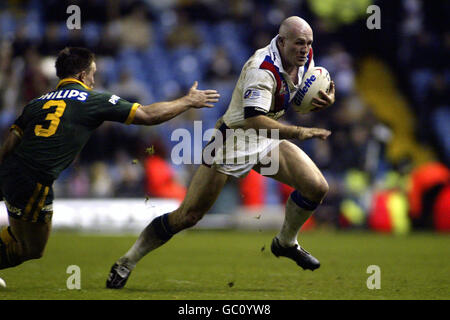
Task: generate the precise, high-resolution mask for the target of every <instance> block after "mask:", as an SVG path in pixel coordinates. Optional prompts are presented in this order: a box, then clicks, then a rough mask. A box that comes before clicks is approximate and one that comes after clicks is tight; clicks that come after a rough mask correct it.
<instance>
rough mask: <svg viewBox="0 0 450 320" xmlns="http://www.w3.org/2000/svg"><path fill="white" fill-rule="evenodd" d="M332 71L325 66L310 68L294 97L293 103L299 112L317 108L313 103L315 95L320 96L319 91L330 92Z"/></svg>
mask: <svg viewBox="0 0 450 320" xmlns="http://www.w3.org/2000/svg"><path fill="white" fill-rule="evenodd" d="M330 84H331V78H330V73H329V72H328V70H327V69H325V68H324V67H313V68H310V69H309V70H308V71H307V72H306V74H305V76H304V77H303V81H302V84H301V85H300V88H299V89H298V91H297V93H296V94H295V96H294V98H292V101H291V105H292V107H293V108H294V110H295V111H297V112H298V113H303V114H304V113H308V112H310V111H311V110H312V109H314V108H315V106H313V105H312V104H311V103H312V99H313V98H314V97H318V98H320V95H319V91H320V90H323V91H324V92H325V93H328V92H329V90H330Z"/></svg>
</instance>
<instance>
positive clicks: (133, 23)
mask: <svg viewBox="0 0 450 320" xmlns="http://www.w3.org/2000/svg"><path fill="white" fill-rule="evenodd" d="M119 26H120V43H121V47H124V48H129V49H134V50H137V51H144V50H146V49H148V48H149V47H150V46H151V45H152V44H153V42H154V40H153V31H152V27H151V24H150V21H149V17H148V11H147V7H146V5H145V4H143V3H137V4H136V5H134V6H132V9H131V12H130V13H129V14H127V15H126V16H125V17H123V18H121V19H120V20H119Z"/></svg>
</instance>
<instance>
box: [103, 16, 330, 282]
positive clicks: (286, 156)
mask: <svg viewBox="0 0 450 320" xmlns="http://www.w3.org/2000/svg"><path fill="white" fill-rule="evenodd" d="M312 42H313V32H312V29H311V27H310V26H309V24H308V23H307V22H306V21H305V20H303V19H301V18H299V17H296V16H293V17H289V18H287V19H285V20H284V21H283V22H282V23H281V25H280V28H279V32H278V35H277V36H276V37H275V38H274V39H273V40H272V41H271V43H270V44H269V45H268V46H266V47H265V48H262V49H259V50H257V51H256V52H255V54H254V55H253V56H252V57H251V58H250V59H249V60H248V61H247V62H246V64H245V65H244V67H243V69H242V72H241V74H240V77H239V80H238V83H237V85H236V87H235V89H234V92H233V96H232V99H231V102H230V105H229V107H228V110H227V111H226V113H225V114H224V116H223V117H222V118H221V119H219V121H218V123H217V125H216V128H217V129H219V130H218V132H222V133H224V131H225V130H226V129H230V128H231V129H237V128H241V129H244V130H247V129H255V130H256V131H257V132H261V131H258V130H260V129H268V130H269V131H270V132H276V133H277V134H278V138H277V139H274V138H273V136H274V134H273V135H271V136H268V137H267V138H264V137H262V139H261V140H258V142H260V143H257V144H253V145H251V146H250V148H245V152H246V155H247V156H248V155H255V154H256V155H257V156H258V157H257V159H263V158H264V157H267V156H268V155H269V153H270V154H273V153H274V152H277V155H278V163H277V165H278V167H277V169H278V170H277V171H276V172H272V173H271V175H270V177H271V178H274V179H275V180H277V181H279V182H282V183H285V184H287V185H289V186H291V187H293V188H295V191H294V192H293V193H292V194H291V196H290V197H289V199H288V201H287V203H286V208H285V219H284V222H283V225H282V228H281V230H280V232H279V233H278V234H277V235H276V236H275V238H274V239H273V241H272V245H271V250H272V252H273V254H274V255H275V256H277V257H279V256H284V257H287V258H290V259H292V260H294V261H295V262H296V263H297V264H298V265H299V266H300V267H302V268H303V269H309V270H314V269H316V268H318V267H319V266H320V263H319V261H318V260H317V259H316V258H314V257H313V256H312V255H311V254H310V253H308V252H307V251H306V250H304V249H303V248H302V247H300V245H299V244H298V242H297V234H298V232H299V230H300V228H301V226H302V225H303V224H304V223H305V222H306V220H307V219H308V218H309V217H310V216H311V215H312V213H313V212H314V210H315V209H316V207H317V206H318V205H319V204H320V203H321V202H322V200H323V199H324V197H325V195H326V193H327V192H328V184H327V182H326V180H325V178H324V177H323V175H322V173H321V172H320V170H319V169H318V168H317V166H316V165H315V164H314V162H313V161H312V160H311V159H310V158H309V157H308V156H307V155H306V154H305V153H304V152H303V151H302V150H301V149H300V148H299V147H297V146H296V145H295V144H293V143H291V142H289V141H288V140H287V139H297V140H300V141H302V140H306V139H311V138H319V139H326V138H327V137H328V136H329V135H330V133H331V132H330V131H328V130H325V129H319V128H305V127H298V126H293V125H286V124H283V123H281V122H279V121H277V119H279V118H280V117H281V116H282V115H283V114H284V112H285V110H286V108H287V107H289V102H290V101H291V100H292V98H293V97H294V95H295V93H296V92H297V89H298V88H299V86H300V84H301V82H302V77H303V75H304V73H305V72H306V70H307V69H308V68H309V67H313V66H314V61H313V53H312ZM334 100H335V87H334V83H333V82H332V83H331V86H330V90H329V93H328V94H327V93H325V92H323V91H321V92H320V97H317V98H315V100H314V102H313V104H314V106H315V107H316V109H317V110H320V109H323V108H326V107H329V106H330V105H332V104H333V103H334ZM274 130H275V131H274ZM241 131H243V130H241ZM217 137H226V136H225V135H223V136H221V135H220V134H219V135H217ZM217 137H216V138H217ZM258 137H259V136H258ZM239 139H240V137H239V135H238V137H237V144H238V146H237V148H238V149H239V148H240V147H241V145H239ZM242 139H243V138H242ZM216 140H217V139H216ZM216 140H214V139H213V140H211V141H212V142H214V143H217V141H216ZM225 140H226V138H225ZM221 143H222V142H221ZM233 148H234V149H236V146H232V147H230V148H228V145H226V144H225V143H222V147H221V149H220V150H219V151H218V152H216V153H215V154H213V157H212V158H213V161H209V162H208V161H204V163H203V164H202V165H200V166H199V168H198V169H197V172H196V173H195V175H194V177H193V179H192V181H191V183H190V186H189V188H188V191H187V195H186V197H185V199H184V201H183V203H182V204H181V205H180V207H179V208H178V209H177V210H175V211H173V212H170V213H167V214H164V215H162V216H159V217H157V218H155V219H154V220H153V221H152V222H151V223H150V224H149V225H148V226H147V227H146V228H145V229H144V231H143V232H142V233H141V235H140V236H139V238H138V240H137V241H136V242H135V244H134V245H133V246H132V247H131V248H130V249H129V251H128V252H127V253H126V254H125V255H124V256H122V257H121V258H119V259H118V260H117V261H116V263H115V264H114V265H113V266H112V268H111V271H110V274H109V276H108V279H107V281H106V286H107V287H108V288H114V289H120V288H122V287H123V286H124V285H125V283H126V281H127V279H128V277H129V275H130V273H131V271H132V270H133V269H134V267H135V266H136V264H137V262H138V261H139V260H140V259H142V258H143V257H144V256H145V255H146V254H148V253H149V252H150V251H152V250H154V249H156V248H158V247H160V246H161V245H163V244H164V243H166V242H167V241H168V240H169V239H170V238H171V237H172V236H173V235H174V234H176V233H178V232H180V231H181V230H184V229H187V228H190V227H192V226H194V225H195V224H196V223H197V222H198V221H199V220H200V219H201V218H202V217H203V216H204V214H205V213H206V212H207V211H208V210H209V209H210V208H211V207H212V205H213V204H214V202H215V200H216V199H217V197H218V195H219V193H220V191H221V190H222V188H223V186H224V185H225V183H226V181H227V179H228V177H229V176H235V177H244V176H245V175H246V174H248V172H249V171H250V170H252V169H254V170H256V171H258V172H261V173H262V169H263V166H261V163H258V162H256V163H255V162H252V161H247V162H245V161H244V162H242V161H241V162H239V163H238V164H234V163H236V162H234V163H231V164H230V162H229V160H230V158H233V157H236V154H235V152H234V153H233V152H231V151H235V150H230V149H233ZM206 149H207V148H205V150H206ZM205 150H204V151H205ZM219 156H220V157H222V159H221V160H222V161H217V160H218V157H219ZM203 158H204V160H205V158H208V157H207V154H205V152H204V153H203ZM209 158H211V157H209ZM247 158H248V157H247ZM253 159H254V158H253ZM260 162H262V161H260Z"/></svg>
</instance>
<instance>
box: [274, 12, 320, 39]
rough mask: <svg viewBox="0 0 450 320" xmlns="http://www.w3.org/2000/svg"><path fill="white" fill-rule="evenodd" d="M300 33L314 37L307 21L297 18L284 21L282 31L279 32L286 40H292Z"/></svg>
mask: <svg viewBox="0 0 450 320" xmlns="http://www.w3.org/2000/svg"><path fill="white" fill-rule="evenodd" d="M299 33H300V34H302V33H303V34H308V35H309V34H310V35H312V29H311V26H310V25H309V24H308V22H306V20H304V19H302V18H300V17H297V16H292V17H289V18H286V19H284V20H283V22H281V24H280V29H279V30H278V34H279V35H280V36H281V37H283V38H285V39H292V38H293V37H296V36H297V35H298V34H299Z"/></svg>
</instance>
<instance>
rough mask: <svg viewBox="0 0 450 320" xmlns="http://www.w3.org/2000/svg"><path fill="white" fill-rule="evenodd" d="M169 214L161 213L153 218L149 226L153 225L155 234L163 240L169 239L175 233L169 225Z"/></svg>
mask: <svg viewBox="0 0 450 320" xmlns="http://www.w3.org/2000/svg"><path fill="white" fill-rule="evenodd" d="M168 218H169V214H168V213H166V214H163V215H162V216H159V217H157V218H155V219H153V221H152V223H151V226H153V228H154V230H155V233H156V235H157V236H158V237H159V238H160V239H161V240H164V241H167V240H169V239H170V238H172V236H173V235H174V234H175V233H174V232H173V231H172V229H171V228H170V226H169V221H168Z"/></svg>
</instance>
